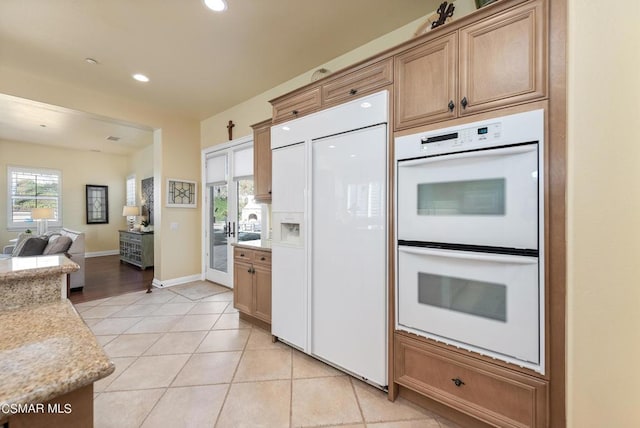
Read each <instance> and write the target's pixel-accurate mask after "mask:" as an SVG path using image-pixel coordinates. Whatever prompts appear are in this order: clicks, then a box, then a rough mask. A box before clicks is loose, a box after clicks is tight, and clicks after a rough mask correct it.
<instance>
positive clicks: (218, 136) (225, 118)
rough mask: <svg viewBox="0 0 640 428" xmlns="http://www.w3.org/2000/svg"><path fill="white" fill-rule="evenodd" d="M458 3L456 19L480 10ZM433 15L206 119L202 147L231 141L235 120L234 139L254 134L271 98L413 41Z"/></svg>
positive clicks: (461, 0)
mask: <svg viewBox="0 0 640 428" xmlns="http://www.w3.org/2000/svg"><path fill="white" fill-rule="evenodd" d="M454 4H455V6H456V10H455V11H454V16H453V18H460V17H462V16H464V15H467V14H469V13H470V12H473V11H474V10H476V7H475V2H474V0H457V1H455V2H454ZM429 15H431V13H428V14H426V15H425V16H424V17H422V18H419V19H417V20H415V21H413V22H411V23H409V24H407V25H405V26H403V27H400V28H398V29H397V30H394V31H392V32H390V33H387V34H385V35H384V36H382V37H379V38H377V39H375V40H372V41H371V42H369V43H366V44H364V45H362V46H360V47H359V48H356V49H354V50H352V51H350V52H348V53H346V54H344V55H341V56H339V57H337V58H334V59H332V60H331V61H329V62H326V63H324V64H318V66H317V67H314V68H313V69H311V70H309V71H307V72H305V73H303V74H301V75H299V76H297V77H294V78H293V79H291V80H288V81H286V82H284V83H282V84H280V85H278V86H276V87H274V88H272V89H269V90H268V91H266V92H263V93H261V94H259V95H256V96H255V97H253V98H251V99H249V100H247V101H245V102H243V103H240V104H238V105H235V106H233V107H232V108H230V109H228V110H225V111H223V112H221V113H219V114H217V115H215V116H211V117H210V118H208V119H206V120H203V121H202V123H201V144H202V147H203V148H204V147H209V146H212V145H215V144H221V143H224V142H226V141H227V140H228V139H229V138H228V135H227V123H228V122H229V120H233V123H235V124H236V126H235V128H234V130H233V131H234V138H237V137H242V136H245V135H249V134H251V132H252V130H251V125H253V124H254V123H258V122H260V121H263V120H265V119H268V118H270V117H271V104H269V100H270V99H273V98H275V97H278V96H280V95H282V94H285V93H287V92H290V91H292V90H294V89H296V88H299V87H301V86H304V85H306V84H308V83H309V82H311V75H312V74H313V73H314V71H316V70H317V69H318V68H321V67H324V68H327V69H328V70H331V71H332V72H335V71H338V70H340V69H342V68H345V67H348V66H350V65H352V64H354V63H356V62H358V61H362V60H364V59H366V58H368V57H370V56H373V55H376V54H378V53H380V52H382V51H384V50H386V49H389V48H391V47H393V46H396V45H398V44H400V43H403V42H405V41H406V40H409V39H410V38H412V37H413V35H414V33H415V32H416V30H417V29H418V27H420V25H422V24H423V23H424V21H425V20H426V18H427V17H428V16H429Z"/></svg>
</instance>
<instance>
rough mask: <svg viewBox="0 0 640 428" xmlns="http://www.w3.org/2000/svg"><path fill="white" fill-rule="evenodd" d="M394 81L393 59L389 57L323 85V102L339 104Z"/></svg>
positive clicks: (325, 103)
mask: <svg viewBox="0 0 640 428" xmlns="http://www.w3.org/2000/svg"><path fill="white" fill-rule="evenodd" d="M391 82H393V60H392V58H387V59H386V60H384V61H380V62H377V63H375V64H372V65H369V66H367V67H363V68H360V69H358V70H356V71H353V72H351V73H348V74H346V75H344V76H341V77H338V78H336V79H334V80H331V81H329V82H327V83H326V84H324V85H322V104H323V105H328V104H339V103H342V102H345V101H348V100H350V99H351V98H353V97H355V96H360V95H364V94H368V93H371V92H374V91H375V90H376V89H378V88H381V87H383V86H387V85H389V84H390V83H391Z"/></svg>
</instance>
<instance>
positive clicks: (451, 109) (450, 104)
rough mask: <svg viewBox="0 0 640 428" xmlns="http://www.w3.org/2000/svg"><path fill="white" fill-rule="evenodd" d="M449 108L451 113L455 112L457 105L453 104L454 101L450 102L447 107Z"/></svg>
mask: <svg viewBox="0 0 640 428" xmlns="http://www.w3.org/2000/svg"><path fill="white" fill-rule="evenodd" d="M447 107H449V111H453V109H454V108H456V105H455V104H454V103H453V100H451V101H449V105H447Z"/></svg>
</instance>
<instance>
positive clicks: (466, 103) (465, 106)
mask: <svg viewBox="0 0 640 428" xmlns="http://www.w3.org/2000/svg"><path fill="white" fill-rule="evenodd" d="M460 104H462V108H467V106H468V105H469V101H467V97H464V98H463V99H462V101H460Z"/></svg>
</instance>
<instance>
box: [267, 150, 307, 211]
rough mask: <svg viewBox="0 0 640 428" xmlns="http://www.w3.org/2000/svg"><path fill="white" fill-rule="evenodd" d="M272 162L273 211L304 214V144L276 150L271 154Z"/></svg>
mask: <svg viewBox="0 0 640 428" xmlns="http://www.w3.org/2000/svg"><path fill="white" fill-rule="evenodd" d="M271 162H272V173H271V174H272V177H271V192H272V195H271V196H272V202H271V210H272V211H273V212H304V209H305V207H304V195H305V188H306V182H307V181H306V173H305V165H306V156H305V145H304V143H299V144H296V145H293V146H287V147H283V148H279V149H274V150H273V151H272V153H271Z"/></svg>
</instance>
